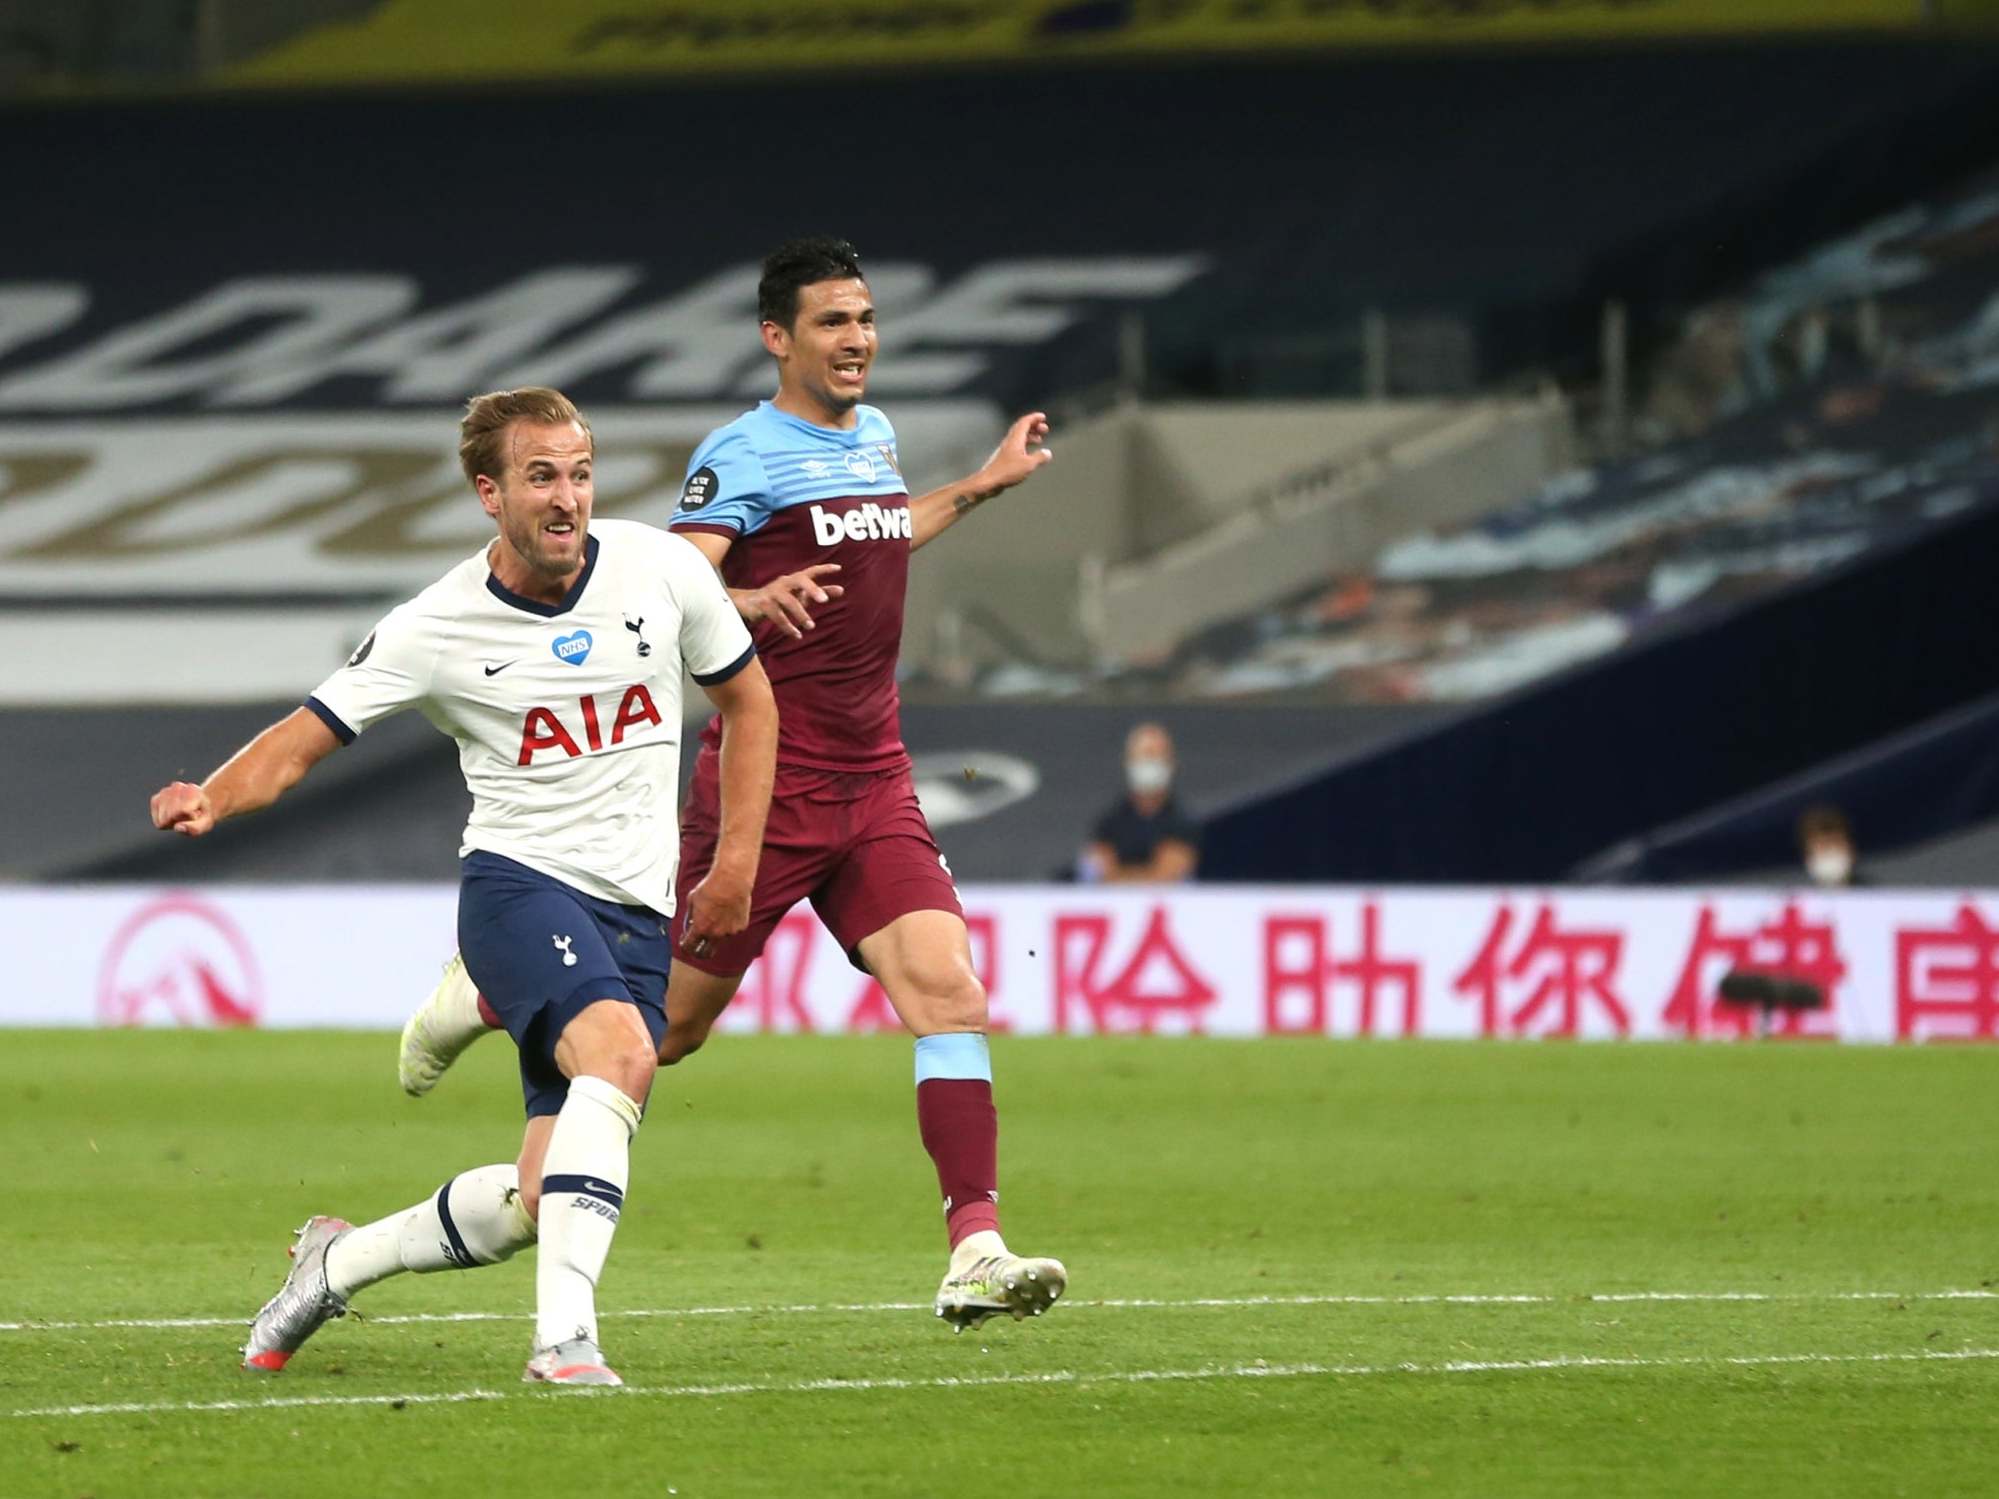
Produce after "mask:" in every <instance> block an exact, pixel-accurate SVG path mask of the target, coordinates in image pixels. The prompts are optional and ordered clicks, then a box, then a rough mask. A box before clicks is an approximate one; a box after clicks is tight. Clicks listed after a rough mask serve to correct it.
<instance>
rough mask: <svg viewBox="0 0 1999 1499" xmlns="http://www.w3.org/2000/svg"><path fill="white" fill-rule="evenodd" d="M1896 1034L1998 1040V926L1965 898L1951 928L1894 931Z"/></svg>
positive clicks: (1913, 1037) (1910, 1038)
mask: <svg viewBox="0 0 1999 1499" xmlns="http://www.w3.org/2000/svg"><path fill="white" fill-rule="evenodd" d="M1895 1034H1896V1035H1897V1036H1898V1037H1900V1038H1901V1039H1902V1040H1904V1041H1992V1040H1999V929H1994V928H1993V927H1992V926H1991V925H1990V924H1989V923H1988V922H1987V921H1986V920H1985V918H1984V917H1983V916H1981V915H1980V914H1979V912H1978V908H1977V907H1976V906H1974V905H1972V904H1971V903H1970V902H1969V901H1966V902H1965V903H1964V904H1963V905H1961V906H1959V907H1958V910H1957V919H1956V920H1955V921H1953V922H1951V924H1950V925H1949V926H1941V927H1903V928H1901V929H1899V930H1898V931H1897V932H1896V933H1895Z"/></svg>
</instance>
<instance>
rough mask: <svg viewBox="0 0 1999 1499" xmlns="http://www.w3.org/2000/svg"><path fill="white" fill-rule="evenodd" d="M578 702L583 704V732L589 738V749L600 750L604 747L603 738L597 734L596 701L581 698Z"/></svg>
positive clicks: (592, 698)
mask: <svg viewBox="0 0 1999 1499" xmlns="http://www.w3.org/2000/svg"><path fill="white" fill-rule="evenodd" d="M578 701H579V702H581V703H582V704H583V732H584V734H586V735H587V736H588V737H589V740H590V748H592V749H593V750H600V749H602V748H603V747H604V736H603V735H602V734H600V733H598V732H597V699H596V698H594V697H583V698H580V699H578Z"/></svg>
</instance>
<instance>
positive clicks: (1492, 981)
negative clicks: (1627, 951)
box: [1451, 901, 1631, 1037]
mask: <svg viewBox="0 0 1999 1499" xmlns="http://www.w3.org/2000/svg"><path fill="white" fill-rule="evenodd" d="M1512 930H1513V909H1512V907H1510V906H1501V907H1500V908H1499V911H1498V913H1497V914H1496V915H1495V916H1494V917H1493V922H1492V927H1491V929H1490V930H1489V931H1488V932H1487V933H1486V937H1485V941H1484V943H1483V944H1481V945H1480V947H1479V950H1478V955H1477V956H1476V957H1474V958H1473V959H1472V960H1471V962H1470V963H1468V964H1466V965H1465V969H1464V971H1463V972H1462V973H1460V974H1459V975H1458V976H1457V978H1456V979H1455V980H1453V981H1452V984H1451V988H1452V990H1453V991H1454V992H1456V993H1458V994H1463V995H1469V996H1473V997H1476V998H1477V1000H1478V1013H1479V1031H1480V1034H1482V1035H1487V1036H1498V1035H1506V1036H1560V1037H1573V1036H1577V1035H1580V1034H1581V1033H1582V1029H1583V1015H1584V1012H1585V1010H1589V1009H1595V1010H1597V1011H1600V1012H1601V1014H1602V1016H1603V1019H1604V1020H1605V1021H1606V1022H1608V1025H1609V1029H1610V1031H1611V1033H1612V1034H1613V1035H1618V1036H1628V1035H1630V1034H1631V1013H1630V1011H1628V1010H1627V1009H1626V1008H1625V1007H1624V1001H1623V1000H1622V998H1620V997H1619V995H1618V993H1617V987H1618V978H1617V970H1618V966H1619V964H1620V963H1621V962H1622V961H1623V958H1624V934H1623V933H1622V932H1617V931H1609V930H1600V931H1568V932H1565V931H1563V930H1561V928H1560V927H1559V926H1558V925H1557V924H1556V921H1555V908H1554V907H1553V906H1552V905H1550V904H1548V903H1547V902H1546V901H1543V902H1542V904H1541V908H1540V910H1539V911H1538V912H1537V913H1536V915H1535V917H1534V924H1533V926H1532V927H1531V928H1529V930H1528V932H1527V935H1526V936H1525V937H1523V938H1522V939H1521V941H1520V945H1519V947H1517V948H1516V949H1515V950H1514V953H1513V956H1512V958H1510V959H1508V958H1507V957H1506V939H1507V936H1508V935H1509V934H1510V933H1511V931H1512ZM1522 990H1525V991H1526V993H1525V997H1524V998H1519V999H1518V1001H1517V1003H1516V1001H1515V996H1518V995H1519V994H1520V992H1521V991H1522Z"/></svg>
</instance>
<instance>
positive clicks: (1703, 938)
mask: <svg viewBox="0 0 1999 1499" xmlns="http://www.w3.org/2000/svg"><path fill="white" fill-rule="evenodd" d="M1731 969H1740V970H1743V971H1746V972H1751V973H1765V974H1770V975H1773V976H1775V977H1778V978H1788V979H1798V980H1801V981H1803V982H1805V983H1809V984H1816V985H1817V986H1818V987H1819V988H1820V990H1822V991H1823V992H1824V994H1825V997H1826V1002H1825V1008H1824V1009H1822V1010H1818V1011H1810V1012H1808V1011H1800V1010H1788V1011H1785V1012H1784V1013H1782V1014H1781V1015H1777V1016H1774V1017H1771V1022H1772V1023H1771V1033H1772V1034H1773V1035H1779V1036H1830V1035H1832V1034H1833V1019H1832V1014H1833V1007H1834V1005H1835V1003H1836V1000H1837V995H1838V991H1839V985H1840V984H1841V982H1842V981H1844V979H1845V978H1846V963H1845V960H1844V959H1842V958H1841V957H1840V955H1839V945H1838V942H1837V940H1836V934H1835V933H1834V931H1833V929H1832V926H1831V925H1830V923H1827V922H1813V921H1806V920H1805V919H1804V917H1803V916H1802V915H1801V914H1800V913H1799V911H1798V905H1797V902H1796V901H1788V902H1786V903H1785V905H1784V909H1783V911H1782V913H1781V914H1780V915H1779V916H1778V917H1777V919H1776V920H1775V921H1770V922H1765V923H1764V924H1763V925H1762V926H1759V927H1755V928H1753V929H1751V930H1748V931H1735V932H1730V931H1724V930H1723V929H1722V925H1721V921H1720V918H1718V917H1717V916H1716V915H1715V912H1714V907H1713V906H1712V905H1709V904H1706V903H1703V904H1702V906H1701V909H1700V918H1699V920H1697V921H1696V922H1695V923H1694V935H1693V940H1692V942H1690V943H1689V944H1688V947H1687V956H1686V960H1685V961H1684V962H1683V963H1682V964H1681V965H1680V978H1679V982H1678V983H1676V984H1675V985H1674V986H1673V992H1672V994H1671V996H1670V997H1669V998H1668V999H1667V1001H1666V1008H1665V1009H1664V1010H1663V1011H1662V1012H1661V1013H1660V1016H1659V1018H1660V1019H1661V1020H1662V1021H1664V1022H1665V1023H1666V1025H1667V1026H1668V1027H1669V1028H1670V1029H1673V1030H1676V1031H1679V1032H1680V1033H1681V1034H1683V1035H1687V1036H1708V1035H1736V1036H1747V1035H1751V1034H1753V1033H1754V1031H1755V1029H1756V1026H1757V1023H1758V1019H1759V1017H1758V1016H1756V1015H1755V1014H1754V1013H1752V1011H1751V1009H1750V1008H1749V1007H1748V1006H1746V1005H1734V1004H1727V1003H1724V1002H1718V999H1719V996H1718V995H1717V993H1716V986H1717V984H1718V983H1719V981H1720V979H1721V976H1722V974H1723V973H1725V972H1727V971H1729V970H1731Z"/></svg>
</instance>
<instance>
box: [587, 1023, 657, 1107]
mask: <svg viewBox="0 0 1999 1499" xmlns="http://www.w3.org/2000/svg"><path fill="white" fill-rule="evenodd" d="M658 1065H659V1055H658V1053H657V1052H655V1051H654V1050H653V1049H652V1041H651V1039H650V1038H640V1039H637V1040H632V1041H623V1042H620V1043H619V1044H618V1045H617V1046H615V1047H610V1048H607V1049H606V1050H605V1051H604V1052H603V1053H602V1054H601V1055H600V1056H599V1058H598V1062H597V1065H596V1066H594V1067H592V1068H590V1069H589V1070H590V1071H591V1072H592V1073H594V1074H595V1075H596V1076H598V1077H601V1078H603V1079H604V1081H606V1082H608V1083H610V1084H612V1085H613V1086H615V1087H616V1088H617V1089H618V1091H619V1092H621V1093H623V1094H624V1095H625V1097H627V1098H630V1099H633V1100H636V1101H638V1102H641V1103H642V1102H644V1100H645V1096H646V1094H647V1093H649V1092H651V1091H652V1074H653V1069H654V1068H655V1067H657V1066H658Z"/></svg>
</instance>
